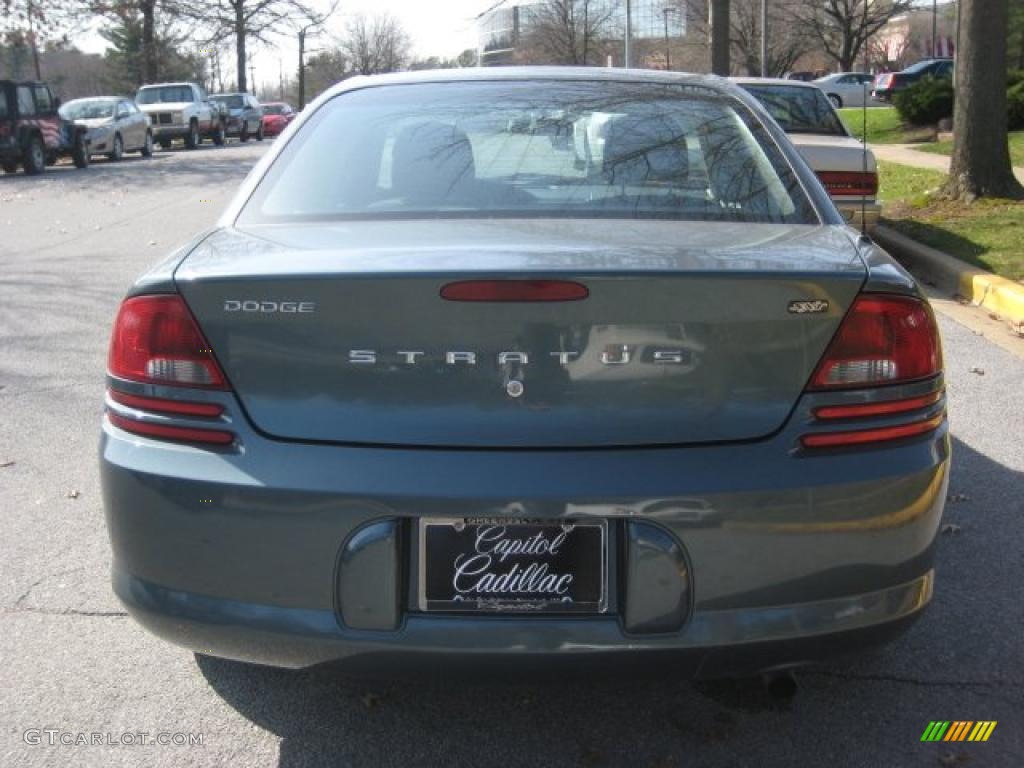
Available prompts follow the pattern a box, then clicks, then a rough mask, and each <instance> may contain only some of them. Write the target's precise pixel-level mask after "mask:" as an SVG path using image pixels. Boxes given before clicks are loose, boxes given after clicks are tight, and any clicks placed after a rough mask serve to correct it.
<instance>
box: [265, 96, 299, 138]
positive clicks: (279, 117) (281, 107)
mask: <svg viewBox="0 0 1024 768" xmlns="http://www.w3.org/2000/svg"><path fill="white" fill-rule="evenodd" d="M294 119H295V110H294V109H292V108H291V105H290V104H285V103H284V102H283V101H266V102H264V103H263V132H264V133H265V134H266V135H267V136H277V135H278V134H279V133H281V131H283V130H284V129H285V128H286V127H287V126H288V123H290V122H291V121H292V120H294Z"/></svg>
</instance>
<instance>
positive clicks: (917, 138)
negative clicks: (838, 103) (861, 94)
mask: <svg viewBox="0 0 1024 768" xmlns="http://www.w3.org/2000/svg"><path fill="white" fill-rule="evenodd" d="M839 116H840V117H841V118H842V120H843V123H844V124H845V125H846V128H847V130H849V132H850V133H852V134H853V135H854V136H856V137H857V138H858V139H860V138H863V136H864V115H863V114H862V110H861V109H860V107H849V108H847V109H840V110H839ZM867 127H868V142H869V143H875V144H915V143H918V142H922V141H934V139H935V131H933V130H932V129H931V128H907V127H906V126H904V125H903V123H902V122H900V116H899V114H898V113H897V112H896V109H895V108H894V107H868V109H867Z"/></svg>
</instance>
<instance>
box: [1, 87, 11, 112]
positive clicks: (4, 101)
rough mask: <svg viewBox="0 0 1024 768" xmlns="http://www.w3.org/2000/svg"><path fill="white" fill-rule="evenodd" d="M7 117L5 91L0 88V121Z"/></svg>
mask: <svg viewBox="0 0 1024 768" xmlns="http://www.w3.org/2000/svg"><path fill="white" fill-rule="evenodd" d="M9 116H10V110H9V109H8V108H7V89H6V88H4V87H3V86H0V119H2V118H5V117H9Z"/></svg>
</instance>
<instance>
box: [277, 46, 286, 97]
mask: <svg viewBox="0 0 1024 768" xmlns="http://www.w3.org/2000/svg"><path fill="white" fill-rule="evenodd" d="M277 99H278V101H284V63H283V62H282V61H281V57H280V56H278V57H277Z"/></svg>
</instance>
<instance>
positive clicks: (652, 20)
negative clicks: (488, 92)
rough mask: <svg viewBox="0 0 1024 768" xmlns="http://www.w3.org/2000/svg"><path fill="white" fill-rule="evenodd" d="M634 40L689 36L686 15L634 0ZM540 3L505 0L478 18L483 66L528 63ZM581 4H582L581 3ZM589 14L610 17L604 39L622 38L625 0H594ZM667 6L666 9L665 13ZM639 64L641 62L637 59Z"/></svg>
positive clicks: (653, 1)
mask: <svg viewBox="0 0 1024 768" xmlns="http://www.w3.org/2000/svg"><path fill="white" fill-rule="evenodd" d="M631 4H632V13H631V20H632V29H633V39H634V40H636V41H638V42H640V43H643V42H644V41H662V40H664V39H665V37H666V30H667V37H668V38H669V39H672V40H678V39H680V38H684V37H685V36H686V30H687V22H686V16H685V14H683V13H680V12H679V11H678V8H677V7H676V6H675V5H674V4H671V3H666V2H665V0H632V3H631ZM543 5H544V3H543V0H540V1H539V2H515V0H502V2H498V3H496V4H495V5H492V6H491V7H490V8H488V9H487V10H486V11H484V12H483V13H481V14H480V15H479V16H478V17H477V30H478V33H479V50H480V64H481V66H500V65H507V64H520V63H529V62H528V61H524V55H525V54H524V50H523V49H524V45H525V43H526V41H527V40H528V39H529V35H530V31H531V29H532V28H533V27H534V26H535V25H536V23H537V18H538V14H537V10H538V8H540V7H541V6H543ZM580 5H582V3H581V4H580ZM588 7H589V13H591V14H593V17H594V18H603V17H607V18H608V21H607V23H606V24H605V25H604V28H603V30H602V31H603V33H604V42H612V43H614V42H616V41H617V42H619V43H621V41H622V40H623V38H624V36H625V29H626V3H625V1H624V0H591V2H590V3H589V6H588ZM666 9H668V10H667V12H666ZM637 62H638V64H639V63H641V60H640V59H637ZM642 65H643V66H656V65H657V62H656V61H651V62H647V61H645V62H643V63H642Z"/></svg>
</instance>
